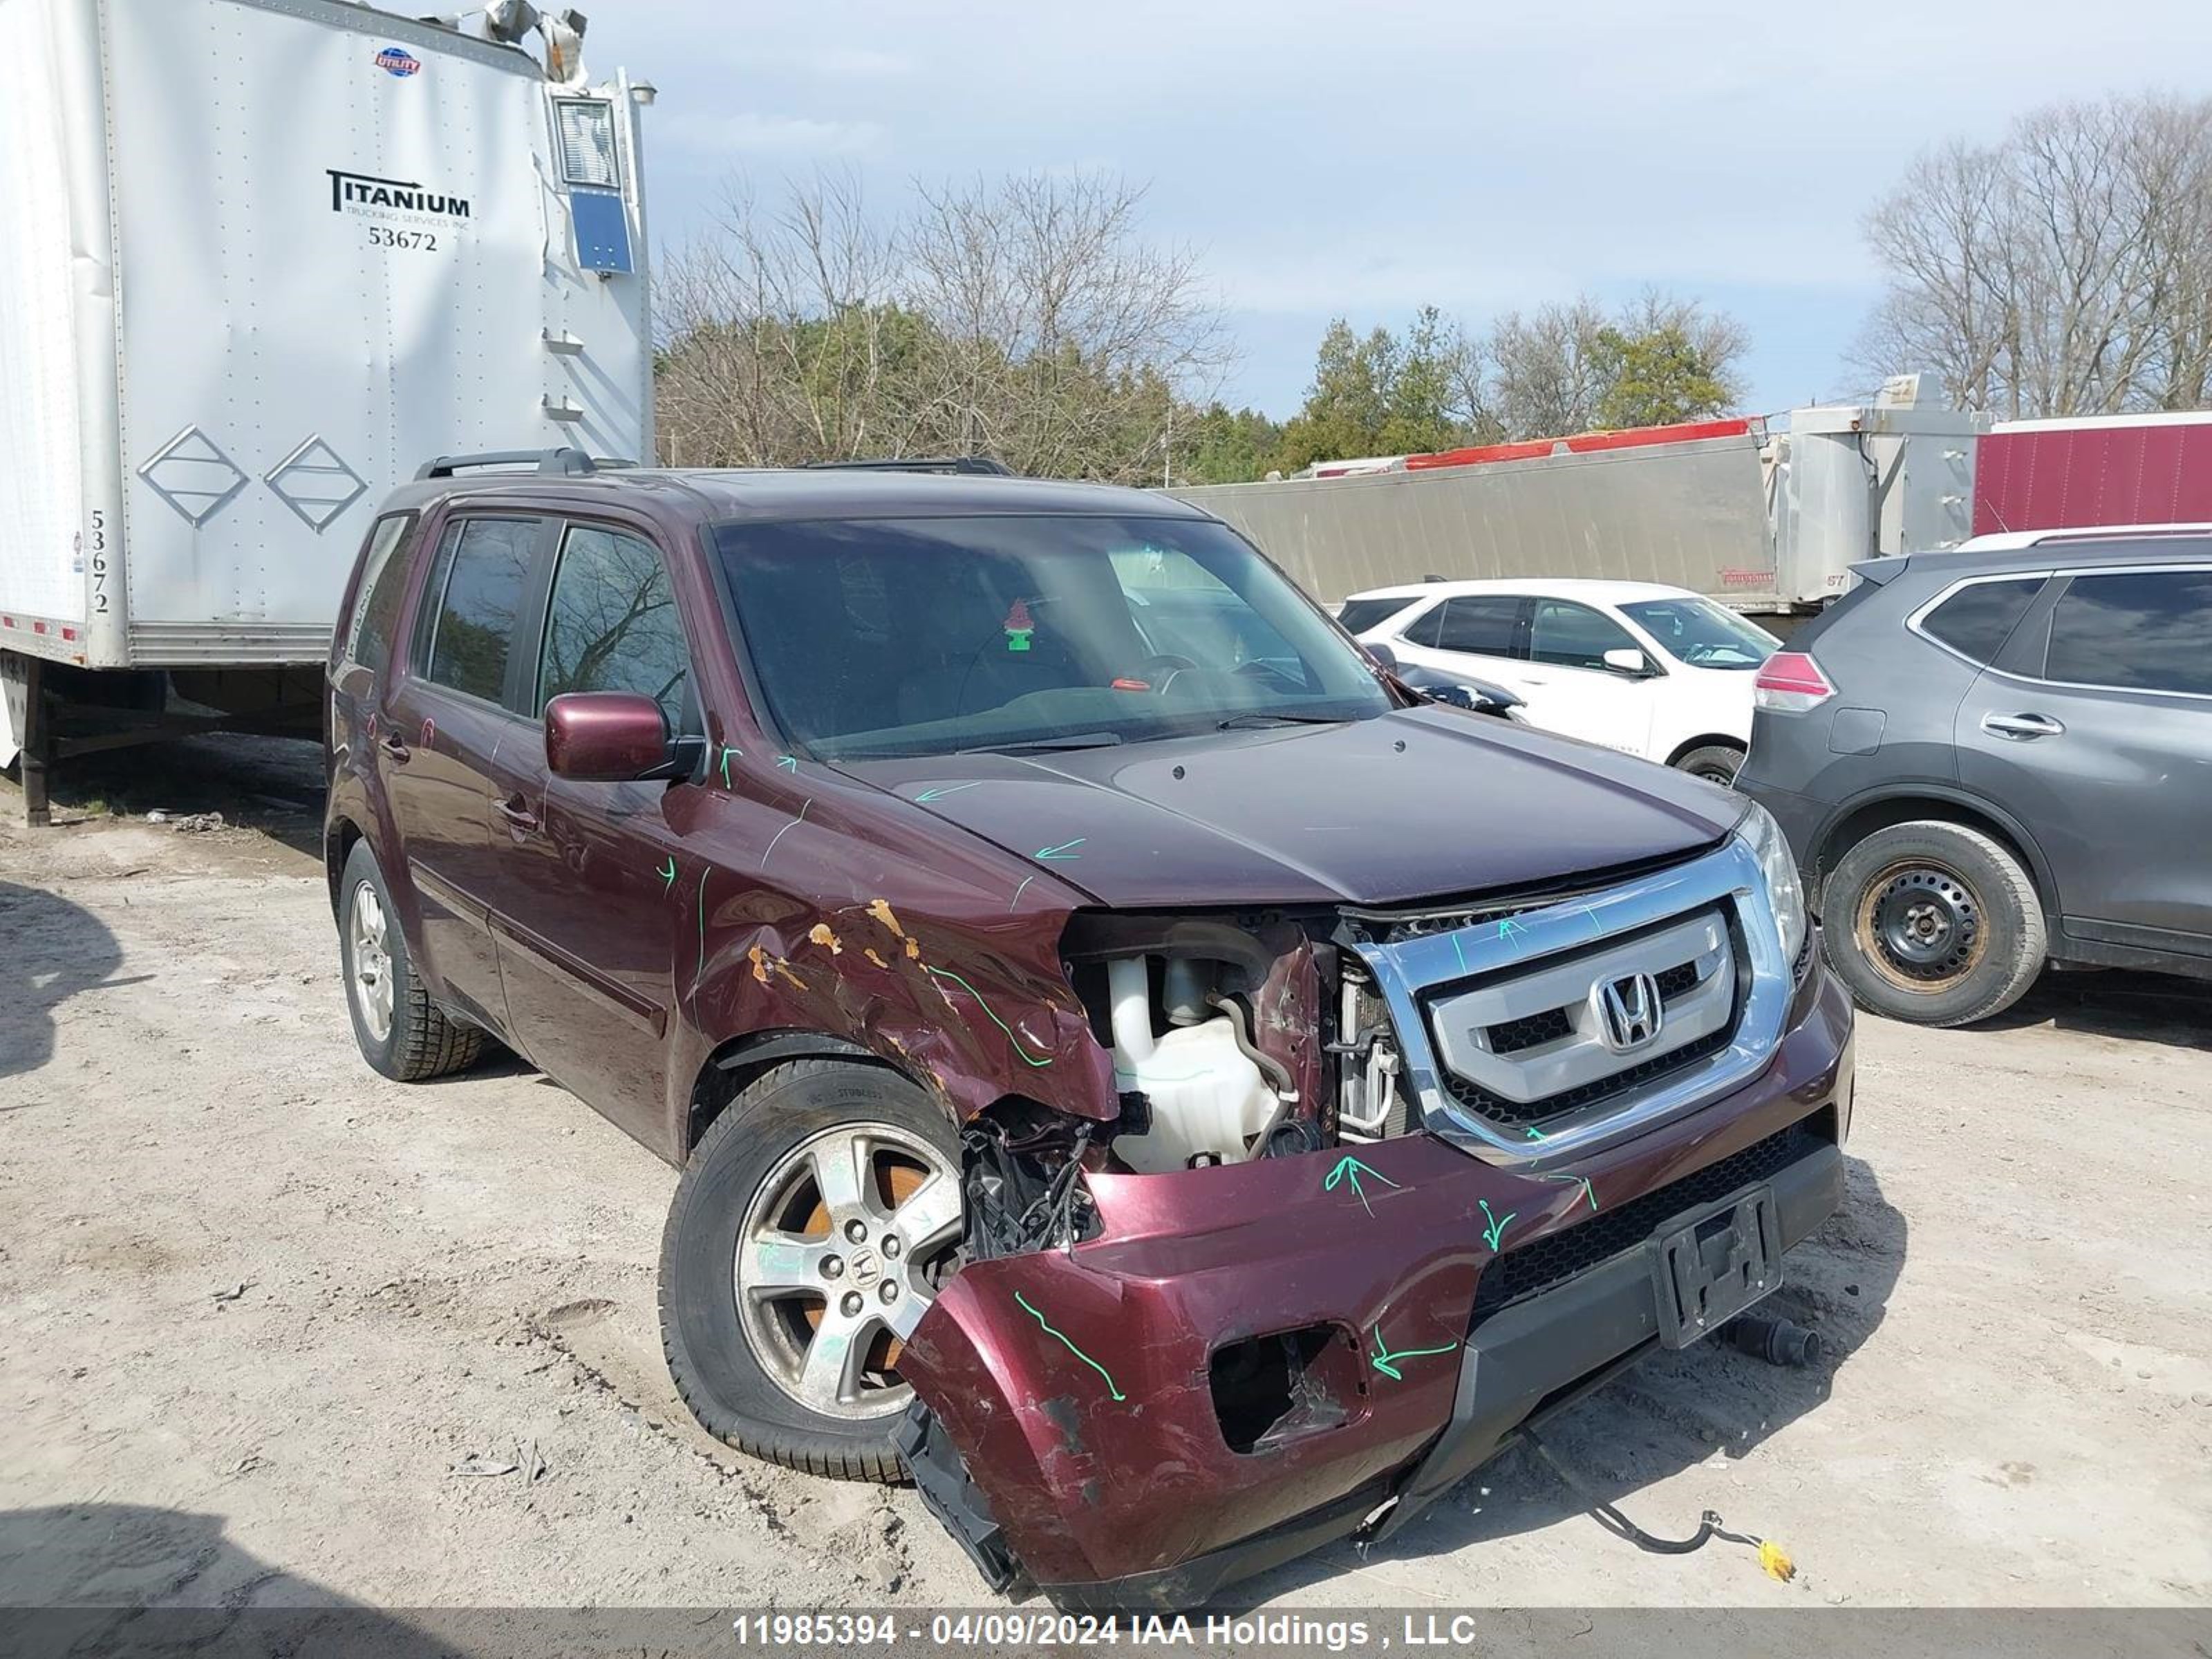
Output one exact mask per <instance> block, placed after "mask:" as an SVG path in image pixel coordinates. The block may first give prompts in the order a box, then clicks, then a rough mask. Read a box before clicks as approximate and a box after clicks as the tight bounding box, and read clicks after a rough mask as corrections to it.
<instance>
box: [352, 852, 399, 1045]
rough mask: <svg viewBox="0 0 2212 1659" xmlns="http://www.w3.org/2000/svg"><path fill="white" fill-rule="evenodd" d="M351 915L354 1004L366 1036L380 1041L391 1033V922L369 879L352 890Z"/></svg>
mask: <svg viewBox="0 0 2212 1659" xmlns="http://www.w3.org/2000/svg"><path fill="white" fill-rule="evenodd" d="M351 918H352V919H351V921H350V922H349V925H348V928H347V945H348V947H349V948H348V954H349V956H350V957H352V959H353V973H352V975H351V987H350V988H351V990H352V992H353V1004H354V1007H355V1008H356V1010H357V1011H359V1012H360V1014H361V1023H362V1024H363V1025H365V1026H367V1027H368V1034H369V1036H372V1037H374V1038H375V1039H376V1041H377V1042H383V1041H384V1040H385V1039H386V1038H387V1037H389V1036H391V1035H392V945H391V934H390V928H391V923H390V921H388V919H387V918H386V915H385V912H384V901H383V900H382V899H380V898H379V897H378V896H377V894H376V889H375V888H374V887H373V886H371V885H370V884H368V882H365V881H364V882H362V883H360V884H357V885H356V887H355V888H354V890H353V904H352V908H351Z"/></svg>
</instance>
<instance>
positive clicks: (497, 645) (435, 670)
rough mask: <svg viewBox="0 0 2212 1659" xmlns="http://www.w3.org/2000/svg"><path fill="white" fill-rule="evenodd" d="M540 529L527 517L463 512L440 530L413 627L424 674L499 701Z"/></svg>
mask: <svg viewBox="0 0 2212 1659" xmlns="http://www.w3.org/2000/svg"><path fill="white" fill-rule="evenodd" d="M541 530H542V526H541V525H540V524H539V522H538V520H534V519H463V520H459V522H457V523H455V524H453V525H452V526H449V527H448V528H447V532H446V537H445V540H444V542H443V543H442V544H441V545H440V547H439V549H438V568H436V569H435V570H434V571H433V572H432V573H431V576H430V587H429V589H428V595H426V597H425V599H424V601H423V605H422V622H421V623H418V624H417V627H416V666H417V668H418V670H419V671H420V672H421V673H422V678H424V679H426V680H428V681H430V682H431V683H432V684H435V685H442V686H444V687H446V688H447V690H453V691H459V692H461V693H463V694H464V695H465V696H471V697H481V698H483V700H484V701H485V702H503V701H504V695H505V692H506V689H507V659H508V658H509V657H510V656H511V655H512V654H513V648H514V629H515V623H516V621H517V619H518V618H519V617H520V616H521V613H522V606H523V601H524V599H525V597H526V594H527V592H528V590H529V585H530V571H531V566H532V564H533V563H534V562H536V558H537V552H538V537H539V534H540V532H541Z"/></svg>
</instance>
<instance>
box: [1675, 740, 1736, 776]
mask: <svg viewBox="0 0 2212 1659" xmlns="http://www.w3.org/2000/svg"><path fill="white" fill-rule="evenodd" d="M1742 767H1743V750H1741V749H1739V748H1737V747H1736V746H1735V744H1732V743H1705V744H1699V745H1698V746H1697V747H1696V748H1695V749H1692V750H1690V751H1689V752H1688V753H1686V754H1684V755H1681V756H1679V757H1677V758H1676V759H1675V762H1674V769H1675V770H1676V771H1678V772H1687V773H1688V774H1689V775H1691V776H1692V777H1693V778H1704V779H1705V780H1706V781H1708V782H1711V783H1717V784H1721V785H1723V786H1727V785H1732V784H1734V783H1735V775H1736V773H1737V772H1738V771H1740V770H1741V769H1742Z"/></svg>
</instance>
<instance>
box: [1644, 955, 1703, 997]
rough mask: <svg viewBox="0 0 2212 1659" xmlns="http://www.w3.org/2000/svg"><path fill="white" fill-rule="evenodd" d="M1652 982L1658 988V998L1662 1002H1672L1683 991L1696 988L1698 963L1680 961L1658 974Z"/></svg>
mask: <svg viewBox="0 0 2212 1659" xmlns="http://www.w3.org/2000/svg"><path fill="white" fill-rule="evenodd" d="M1652 982H1653V983H1654V984H1656V986H1657V987H1659V1000H1661V1001H1662V1002H1672V1001H1673V1000H1674V999H1675V998H1676V997H1678V996H1680V995H1681V994H1682V993H1683V992H1685V991H1688V990H1692V989H1694V988H1695V987H1696V986H1697V983H1698V964H1697V963H1694V962H1685V963H1680V964H1679V965H1677V966H1675V967H1673V968H1669V969H1668V970H1667V971H1666V972H1665V973H1663V974H1661V975H1658V976H1657V977H1656V979H1655V980H1654V981H1652Z"/></svg>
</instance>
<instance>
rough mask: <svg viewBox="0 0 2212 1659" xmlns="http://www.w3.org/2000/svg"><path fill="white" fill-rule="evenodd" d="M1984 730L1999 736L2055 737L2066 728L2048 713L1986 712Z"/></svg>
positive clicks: (1983, 720)
mask: <svg viewBox="0 0 2212 1659" xmlns="http://www.w3.org/2000/svg"><path fill="white" fill-rule="evenodd" d="M1982 730H1983V731H1984V732H1989V733H1990V735H1991V736H1993V737H1999V738H2055V737H2057V736H2059V735H2061V734H2062V733H2063V732H2064V731H2065V730H2066V728H2065V727H2064V726H2062V725H2060V724H2059V723H2058V722H2057V720H2053V719H2051V716H2050V715H2048V714H1984V715H1983V716H1982Z"/></svg>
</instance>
